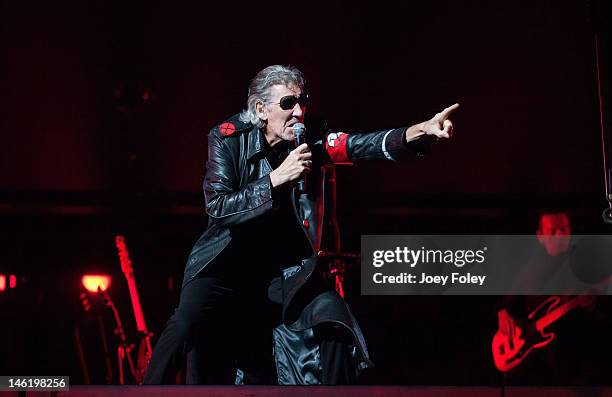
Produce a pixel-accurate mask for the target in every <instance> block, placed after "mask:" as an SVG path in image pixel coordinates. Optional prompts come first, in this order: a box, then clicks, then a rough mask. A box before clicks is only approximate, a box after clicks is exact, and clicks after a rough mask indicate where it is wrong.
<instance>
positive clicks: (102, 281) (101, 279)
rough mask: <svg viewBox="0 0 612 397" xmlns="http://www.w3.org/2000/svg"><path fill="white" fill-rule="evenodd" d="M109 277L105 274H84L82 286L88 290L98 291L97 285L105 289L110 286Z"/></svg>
mask: <svg viewBox="0 0 612 397" xmlns="http://www.w3.org/2000/svg"><path fill="white" fill-rule="evenodd" d="M110 284H111V278H110V276H107V275H106V274H86V275H84V276H83V286H84V287H85V288H86V289H87V291H89V292H98V287H100V289H101V290H102V291H106V289H107V288H108V287H110Z"/></svg>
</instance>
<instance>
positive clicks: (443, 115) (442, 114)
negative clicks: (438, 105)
mask: <svg viewBox="0 0 612 397" xmlns="http://www.w3.org/2000/svg"><path fill="white" fill-rule="evenodd" d="M458 107H459V104H458V103H455V104H454V105H451V106H449V107H447V108H446V109H444V110H443V111H441V112H440V117H441V118H442V119H444V120H446V119H447V118H448V116H449V115H450V114H451V113H452V112H454V111H455V110H456V109H457V108H458Z"/></svg>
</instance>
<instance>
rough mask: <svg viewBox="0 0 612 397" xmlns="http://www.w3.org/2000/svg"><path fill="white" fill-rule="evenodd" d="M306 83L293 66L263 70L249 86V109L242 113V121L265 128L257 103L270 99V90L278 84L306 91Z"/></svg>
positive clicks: (279, 66) (300, 73) (275, 66)
mask: <svg viewBox="0 0 612 397" xmlns="http://www.w3.org/2000/svg"><path fill="white" fill-rule="evenodd" d="M304 82H305V81H304V76H302V72H300V71H299V70H298V69H297V68H295V67H293V66H282V65H272V66H268V67H267V68H265V69H263V70H262V71H260V72H259V73H257V75H256V76H255V78H253V80H252V81H251V84H250V85H249V97H248V99H247V108H246V109H245V110H243V111H242V113H240V121H242V122H245V123H251V124H253V125H256V126H257V127H263V126H264V122H263V121H262V120H261V119H260V118H259V116H258V115H257V103H258V102H267V101H268V100H269V99H270V88H271V87H272V86H273V85H278V84H280V85H284V86H286V87H288V86H290V85H295V86H297V87H299V89H300V90H302V91H304Z"/></svg>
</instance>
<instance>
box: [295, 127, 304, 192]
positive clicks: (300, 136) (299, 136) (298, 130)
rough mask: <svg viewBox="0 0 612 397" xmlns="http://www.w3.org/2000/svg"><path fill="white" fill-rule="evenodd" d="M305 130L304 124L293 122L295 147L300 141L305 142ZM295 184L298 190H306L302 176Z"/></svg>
mask: <svg viewBox="0 0 612 397" xmlns="http://www.w3.org/2000/svg"><path fill="white" fill-rule="evenodd" d="M305 132H306V126H304V124H302V123H295V124H293V133H294V134H295V147H298V146H300V145H301V144H302V143H304V142H306V139H305V138H304V133H305ZM297 186H298V190H299V191H300V192H305V191H306V181H305V180H304V177H302V178H301V179H300V180H299V181H298V183H297Z"/></svg>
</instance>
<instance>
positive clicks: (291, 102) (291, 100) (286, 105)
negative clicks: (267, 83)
mask: <svg viewBox="0 0 612 397" xmlns="http://www.w3.org/2000/svg"><path fill="white" fill-rule="evenodd" d="M269 103H273V104H275V105H280V107H281V109H283V110H290V109H293V108H294V107H295V104H296V103H299V104H300V107H304V106H306V104H307V103H308V94H303V95H300V96H295V95H287V96H284V97H282V98H281V99H280V101H278V102H269Z"/></svg>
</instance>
